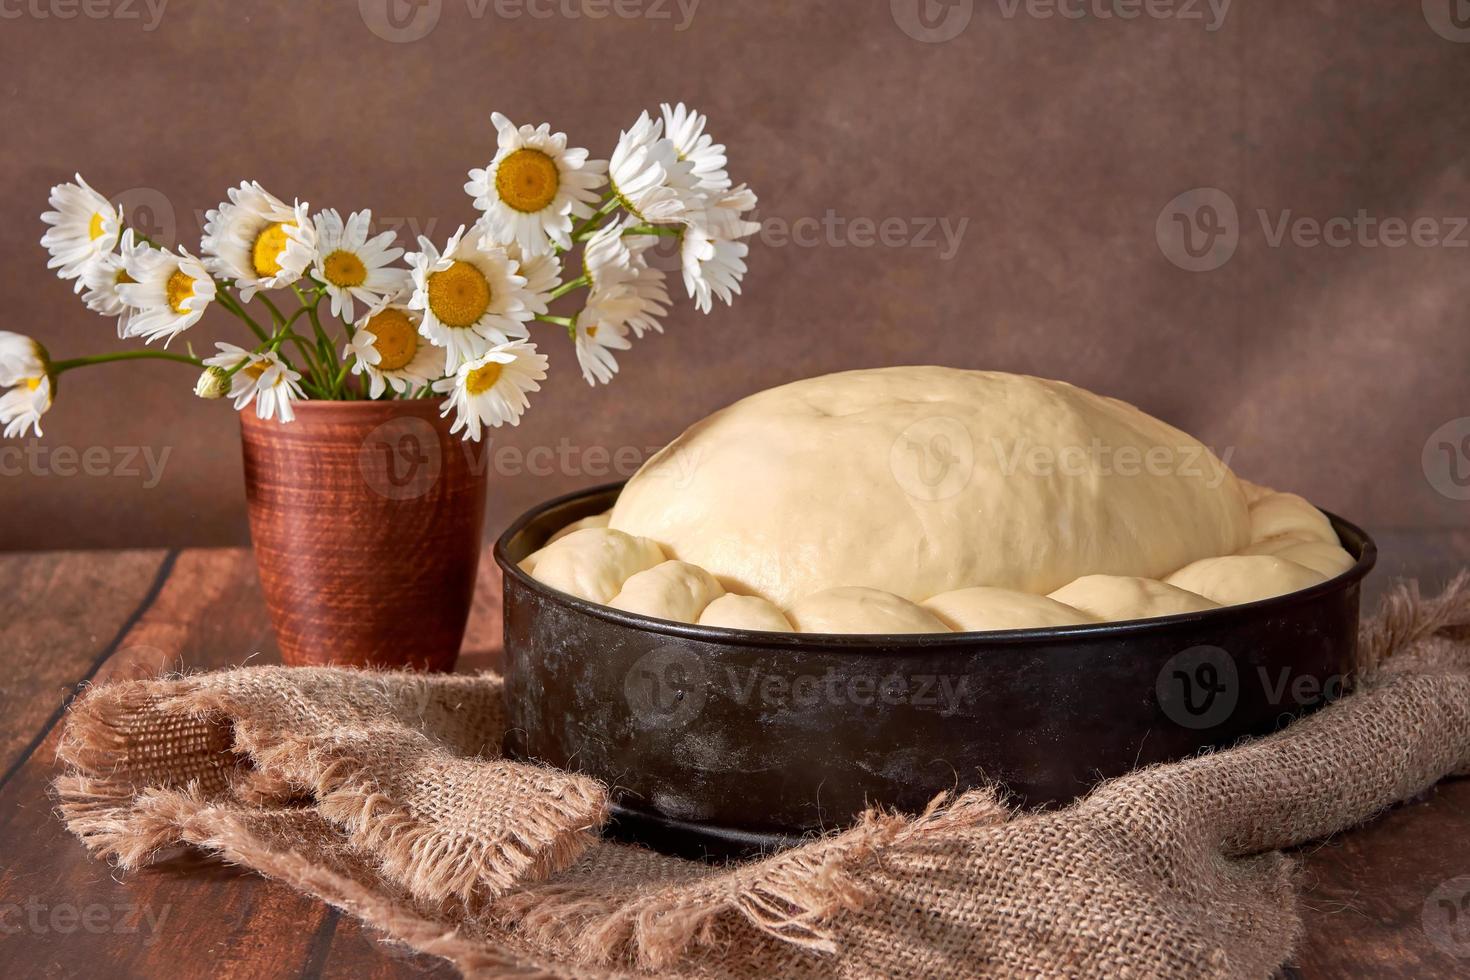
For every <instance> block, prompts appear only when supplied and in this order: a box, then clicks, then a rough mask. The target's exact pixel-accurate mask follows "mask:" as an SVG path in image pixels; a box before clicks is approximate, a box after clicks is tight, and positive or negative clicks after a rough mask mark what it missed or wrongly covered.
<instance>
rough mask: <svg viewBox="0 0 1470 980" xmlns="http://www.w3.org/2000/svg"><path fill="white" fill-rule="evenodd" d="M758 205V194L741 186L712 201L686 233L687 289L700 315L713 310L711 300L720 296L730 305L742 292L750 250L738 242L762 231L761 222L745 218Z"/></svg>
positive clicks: (681, 251) (683, 253)
mask: <svg viewBox="0 0 1470 980" xmlns="http://www.w3.org/2000/svg"><path fill="white" fill-rule="evenodd" d="M755 205H756V197H755V194H754V193H752V192H751V190H750V189H749V188H748V187H746V186H745V185H744V184H741V185H740V186H739V187H736V188H735V189H733V190H731V191H728V192H726V193H725V194H723V195H720V196H718V197H714V198H711V199H710V200H709V202H708V203H707V206H706V207H704V208H702V209H701V210H700V212H699V214H698V216H697V217H696V219H695V220H694V221H693V222H692V223H691V224H690V225H689V227H687V228H685V229H684V230H683V232H682V235H681V239H680V243H679V258H680V263H681V264H682V266H683V272H684V288H685V289H687V290H688V291H689V295H690V297H691V298H692V299H693V300H694V305H695V307H697V308H698V309H699V311H700V312H701V313H708V312H709V311H710V306H711V300H712V297H715V296H718V297H719V298H720V299H722V300H724V301H725V303H726V304H727V305H728V304H729V303H731V302H733V300H734V297H735V295H737V294H738V293H739V292H740V280H741V279H742V278H743V277H744V276H745V256H746V255H747V254H748V253H749V252H750V248H749V246H747V245H746V244H745V243H744V242H741V241H736V239H739V238H746V237H749V236H750V235H753V234H755V233H756V232H757V231H760V223H759V222H756V221H747V220H745V218H744V217H743V215H744V214H745V212H747V211H749V210H751V209H752V208H754V207H755Z"/></svg>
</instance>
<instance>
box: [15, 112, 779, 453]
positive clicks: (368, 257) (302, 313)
mask: <svg viewBox="0 0 1470 980" xmlns="http://www.w3.org/2000/svg"><path fill="white" fill-rule="evenodd" d="M661 110H662V111H661V118H658V119H655V118H652V117H651V116H650V115H649V114H648V113H646V112H645V113H643V114H642V115H641V116H640V117H639V119H638V121H637V122H636V123H634V125H633V126H632V128H630V129H628V130H626V131H625V132H623V133H622V134H621V136H620V138H619V139H618V143H617V146H616V147H615V148H614V150H613V153H612V157H611V159H610V160H606V161H604V160H593V159H590V158H589V155H588V151H587V150H584V149H581V148H578V147H570V146H568V145H567V137H566V134H564V133H553V132H552V131H551V127H550V126H548V125H546V124H542V125H541V126H538V127H534V128H533V127H531V126H519V127H518V126H515V125H514V124H512V123H511V122H510V120H508V119H506V118H505V117H504V116H502V115H500V114H499V113H495V114H494V115H493V116H492V117H491V118H492V120H493V122H494V125H495V129H496V132H497V135H498V147H497V151H496V153H495V158H494V159H493V160H491V161H490V163H489V164H488V165H487V166H486V167H485V168H484V169H475V170H471V171H470V172H469V182H468V183H466V184H465V191H466V192H467V193H468V194H470V195H471V196H472V197H473V198H474V205H475V208H476V209H478V210H479V211H480V218H479V220H478V221H476V223H475V224H474V225H473V226H471V227H469V228H466V227H464V226H460V228H459V230H458V231H456V232H455V233H454V234H453V235H451V236H450V237H449V240H448V241H447V242H444V243H442V244H440V243H436V242H433V241H430V240H428V239H427V238H423V237H420V238H419V240H418V250H417V251H413V252H405V251H404V250H403V249H402V248H399V247H397V246H396V245H395V243H394V237H395V236H394V233H393V232H391V231H385V232H382V233H380V234H376V235H374V234H373V228H372V214H371V212H369V211H357V212H353V213H352V214H349V215H348V216H347V217H346V219H345V220H344V219H343V217H342V216H341V215H340V214H339V213H338V212H336V211H334V210H330V209H329V210H324V211H320V212H317V213H315V214H313V213H312V212H311V210H310V208H309V206H308V205H307V204H306V203H304V202H300V201H297V202H296V203H294V204H286V203H285V202H284V200H282V199H280V198H277V197H275V196H274V195H272V194H271V193H269V192H268V191H266V190H265V188H263V187H261V186H260V184H258V183H255V182H253V181H251V182H246V183H242V184H241V185H240V186H239V187H235V188H231V189H230V191H229V200H228V201H227V202H225V203H223V204H221V205H220V206H219V207H218V208H215V209H214V210H212V211H209V212H208V214H207V215H206V221H205V227H204V236H203V240H202V241H201V243H200V254H199V255H198V256H197V257H196V256H195V255H194V254H192V253H190V252H189V251H187V250H185V249H183V248H180V249H177V250H172V249H168V248H164V247H162V246H161V245H159V244H158V243H155V242H152V241H150V240H148V239H147V238H146V237H145V236H143V235H140V234H136V233H135V232H134V230H132V229H129V228H126V227H124V222H123V214H122V211H121V209H120V208H116V207H114V206H113V205H112V204H110V203H109V201H108V200H107V198H106V197H104V196H102V195H101V194H99V193H98V192H97V191H95V190H93V189H92V188H91V187H90V186H89V185H88V184H87V182H86V181H84V180H83V179H82V178H81V176H80V175H78V176H77V180H76V183H74V184H73V183H66V184H61V185H58V186H57V187H54V188H52V190H51V207H52V210H50V211H47V212H46V213H45V214H43V215H42V216H41V217H42V220H43V221H44V222H45V223H46V224H47V225H49V226H50V228H49V229H48V230H47V232H46V234H45V236H44V237H43V238H42V239H41V244H42V245H43V246H45V248H46V249H47V250H48V251H49V252H50V253H51V260H50V263H49V267H50V268H54V269H56V270H57V274H58V275H60V276H61V278H63V279H70V280H75V282H76V291H77V292H78V293H80V294H82V298H83V299H84V300H85V302H86V304H87V306H88V308H89V309H91V310H93V311H95V312H97V313H100V314H102V315H103V316H110V317H115V318H116V319H117V329H118V336H119V337H123V338H134V339H138V340H141V341H142V342H143V343H144V345H149V344H152V343H153V342H154V341H159V342H160V344H159V347H160V348H163V349H155V348H147V347H145V348H144V349H139V350H131V351H123V352H117V353H112V354H99V355H94V356H90V357H78V358H73V359H70V360H53V359H52V358H51V356H50V354H49V352H48V351H47V350H46V348H45V347H43V346H42V345H41V344H40V343H38V342H36V341H35V340H33V339H31V338H30V337H26V336H22V335H20V334H15V333H10V332H6V331H0V387H3V388H6V389H8V390H7V391H5V393H4V394H3V395H0V423H3V424H4V425H5V435H6V436H7V437H12V436H17V435H24V434H25V433H26V432H27V431H29V430H31V429H34V430H35V432H36V434H37V435H40V434H41V416H42V415H44V414H45V413H46V411H47V410H48V409H49V408H50V407H51V404H52V399H53V397H54V395H55V393H56V390H57V387H58V381H59V379H60V377H61V376H62V375H63V374H65V373H66V372H67V371H71V370H75V369H77V368H80V367H86V366H90V365H94V364H103V363H108V362H112V361H122V360H132V359H138V358H161V359H165V360H172V361H179V362H182V363H186V364H191V365H194V366H196V367H198V368H200V369H202V371H203V373H202V374H201V375H200V376H199V380H198V383H197V384H196V385H195V389H194V390H195V393H196V394H198V395H199V396H200V397H202V398H221V397H229V398H232V399H233V400H234V404H235V408H236V409H244V408H246V407H248V406H249V405H251V404H252V403H254V405H255V411H256V413H257V414H258V415H259V416H260V417H261V418H276V419H279V420H280V421H282V422H290V421H292V419H294V417H295V414H294V411H293V409H292V404H293V402H295V401H296V400H297V399H302V398H316V399H338V400H351V399H383V398H426V397H442V398H443V399H444V405H443V414H444V415H446V416H447V415H448V414H449V413H450V412H454V413H455V421H454V426H453V431H454V432H459V431H461V430H463V431H464V437H465V438H467V439H474V440H478V439H479V438H480V433H481V430H482V428H483V427H484V426H486V425H490V426H499V425H503V424H505V423H507V422H509V423H510V424H512V425H515V424H516V423H517V422H519V420H520V417H521V414H522V413H523V412H524V410H525V408H526V407H527V404H528V401H527V397H526V396H527V393H528V392H533V391H538V390H540V386H539V385H538V384H537V382H539V381H541V380H543V379H544V378H545V377H546V367H547V359H546V356H545V355H544V354H542V353H541V352H540V351H539V350H538V349H537V345H536V343H535V342H533V341H532V339H531V331H532V327H533V324H536V323H547V324H552V325H555V326H557V327H559V328H561V329H563V330H565V331H566V333H567V335H568V337H569V338H570V340H571V342H572V345H573V349H574V350H575V352H576V355H577V362H578V364H579V365H580V366H581V369H582V376H583V377H584V378H585V379H586V380H587V383H588V384H592V385H596V384H598V383H606V382H608V381H610V380H611V379H612V376H613V374H614V373H616V371H617V369H618V362H617V356H616V353H615V352H617V351H624V350H627V349H629V348H630V347H631V345H632V340H634V339H637V338H641V337H642V336H643V335H644V334H645V333H647V332H649V331H662V329H663V327H662V324H661V320H662V318H663V317H664V316H665V315H666V314H667V313H668V310H669V304H670V299H669V293H668V288H667V285H666V282H665V277H664V273H663V271H662V270H660V269H658V268H655V267H654V266H653V265H652V264H650V262H649V258H650V256H649V254H648V253H649V250H650V249H651V248H652V247H653V246H654V245H655V244H656V243H657V242H658V239H659V238H660V237H661V236H669V237H673V238H675V239H677V244H678V251H679V256H680V259H679V264H680V267H681V269H682V272H683V279H684V287H685V289H686V290H687V292H688V294H689V296H690V298H691V299H692V300H693V301H694V304H695V306H696V307H698V308H699V309H700V310H701V311H702V312H705V313H708V312H709V310H710V307H711V304H712V301H713V299H714V298H716V297H718V298H719V299H721V300H723V301H724V302H726V303H730V302H731V301H732V299H733V297H734V295H735V294H737V293H739V292H740V281H741V278H742V277H743V276H744V274H745V261H744V260H745V255H746V252H747V246H746V245H745V244H744V243H743V242H742V241H741V239H743V238H746V237H748V236H750V235H752V234H754V233H755V232H756V231H757V230H759V227H760V226H759V225H758V224H757V223H756V222H753V221H750V220H748V218H747V213H748V212H750V211H751V210H752V209H753V208H754V207H755V204H756V198H755V195H754V194H753V193H751V191H750V190H749V189H748V188H746V187H745V185H743V184H742V185H739V186H734V185H732V183H731V180H730V177H729V175H728V174H727V173H726V170H725V163H726V161H725V147H724V146H723V145H721V144H719V143H716V142H715V141H714V139H713V137H711V136H710V135H709V134H708V133H706V132H705V126H706V119H705V117H704V116H703V115H701V114H700V113H698V112H695V111H694V110H692V109H686V108H685V107H684V105H683V104H682V103H681V104H679V105H677V106H669V105H667V104H665V105H663V106H662V107H661ZM579 245H580V246H581V249H582V251H581V268H580V270H576V269H575V267H569V263H568V260H567V256H568V253H569V252H570V251H571V250H572V249H575V248H576V247H577V246H579ZM287 290H289V291H290V292H289V293H287V292H286V291H287ZM579 292H580V293H581V295H580V296H576V297H574V298H573V299H567V298H568V297H572V296H573V294H575V293H579ZM563 300H565V305H566V307H567V309H566V310H564V311H563V312H562V313H561V314H555V313H553V312H552V310H553V304H556V303H558V302H559V301H563ZM212 306H218V307H220V308H221V309H223V310H225V311H226V312H228V313H230V314H233V315H234V316H235V317H237V318H238V319H239V320H240V321H241V322H242V323H243V324H244V325H245V327H246V328H248V329H249V331H250V332H251V334H253V341H252V343H251V344H250V345H248V346H237V345H234V344H225V343H221V344H217V345H216V347H217V352H216V353H214V354H213V355H212V356H209V357H205V358H202V359H200V358H198V357H196V356H195V354H194V351H193V349H192V346H190V345H188V343H187V341H186V342H185V347H186V348H187V350H188V353H181V352H178V351H170V350H167V349H166V348H168V347H169V344H170V342H171V341H172V340H173V339H174V338H176V337H178V336H179V334H182V333H185V332H186V331H188V330H189V329H190V328H191V327H193V326H194V325H195V324H196V323H198V322H199V320H200V318H201V317H203V316H204V314H205V313H206V312H207V311H208V310H209V308H210V307H212Z"/></svg>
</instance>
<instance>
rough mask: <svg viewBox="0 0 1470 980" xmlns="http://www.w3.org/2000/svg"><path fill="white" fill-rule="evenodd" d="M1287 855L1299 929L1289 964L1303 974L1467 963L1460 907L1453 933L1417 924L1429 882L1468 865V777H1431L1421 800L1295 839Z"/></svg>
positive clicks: (1379, 972) (1434, 884)
mask: <svg viewBox="0 0 1470 980" xmlns="http://www.w3.org/2000/svg"><path fill="white" fill-rule="evenodd" d="M1297 857H1299V858H1300V859H1301V861H1302V878H1301V883H1302V888H1303V893H1302V912H1303V917H1304V918H1305V920H1306V927H1307V935H1306V940H1305V942H1304V943H1303V945H1302V949H1301V950H1300V952H1299V953H1298V955H1297V957H1296V960H1297V963H1296V966H1297V968H1298V970H1300V972H1301V974H1302V975H1303V976H1305V977H1324V978H1326V977H1344V976H1363V977H1449V976H1464V975H1466V973H1467V972H1470V927H1467V926H1466V924H1465V922H1464V921H1463V913H1460V914H1461V917H1462V920H1461V921H1459V922H1458V923H1457V926H1458V928H1459V932H1458V934H1450V933H1445V932H1438V931H1436V932H1434V933H1433V934H1432V935H1431V933H1430V932H1427V931H1426V930H1425V928H1424V923H1425V918H1424V917H1425V913H1426V903H1429V902H1430V900H1431V896H1433V895H1434V893H1435V889H1437V888H1439V887H1440V885H1442V884H1443V883H1445V882H1446V881H1448V880H1449V879H1451V878H1456V877H1459V876H1465V875H1470V781H1467V780H1463V779H1462V780H1451V781H1447V782H1443V783H1440V784H1439V786H1438V787H1437V788H1436V789H1434V790H1432V791H1430V792H1429V793H1428V794H1426V796H1425V797H1424V798H1423V799H1422V800H1418V801H1415V802H1411V803H1407V804H1404V805H1403V806H1399V807H1395V808H1394V809H1392V810H1390V811H1388V812H1387V813H1385V814H1384V815H1383V816H1381V817H1379V818H1378V819H1377V820H1375V821H1374V822H1372V823H1370V824H1368V825H1367V826H1365V827H1360V828H1358V829H1357V830H1354V831H1351V832H1349V833H1345V834H1340V835H1338V836H1337V837H1334V838H1332V839H1330V840H1327V841H1324V842H1321V843H1319V844H1316V845H1313V846H1311V847H1307V848H1302V849H1301V850H1300V851H1299V852H1298V853H1297ZM1428 911H1429V912H1430V914H1431V915H1433V914H1435V912H1436V911H1437V910H1435V909H1429V910H1428ZM1434 921H1435V920H1433V919H1431V922H1434ZM1456 938H1457V939H1458V942H1455V939H1456Z"/></svg>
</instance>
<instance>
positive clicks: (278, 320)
mask: <svg viewBox="0 0 1470 980" xmlns="http://www.w3.org/2000/svg"><path fill="white" fill-rule="evenodd" d="M255 298H256V299H258V300H260V301H261V302H262V303H264V304H265V308H266V309H268V310H270V311H271V319H272V320H273V321H275V324H276V326H278V327H279V326H280V325H281V324H283V323H285V322H286V318H285V317H284V316H282V315H281V311H280V309H278V308H277V307H276V304H274V303H272V302H271V298H270V297H269V296H267V295H266V294H265V293H263V292H260V293H256V294H255Z"/></svg>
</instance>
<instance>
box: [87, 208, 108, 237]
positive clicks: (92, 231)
mask: <svg viewBox="0 0 1470 980" xmlns="http://www.w3.org/2000/svg"><path fill="white" fill-rule="evenodd" d="M106 220H107V219H105V218H104V217H102V213H101V212H100V211H99V212H98V213H97V214H94V215H92V220H91V221H90V222H89V223H88V224H87V236H88V237H89V238H91V240H92V241H94V242H95V241H96V240H97V239H99V238H101V237H102V232H103V231H104V229H103V227H102V226H103V224H104V223H105V222H106Z"/></svg>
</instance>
